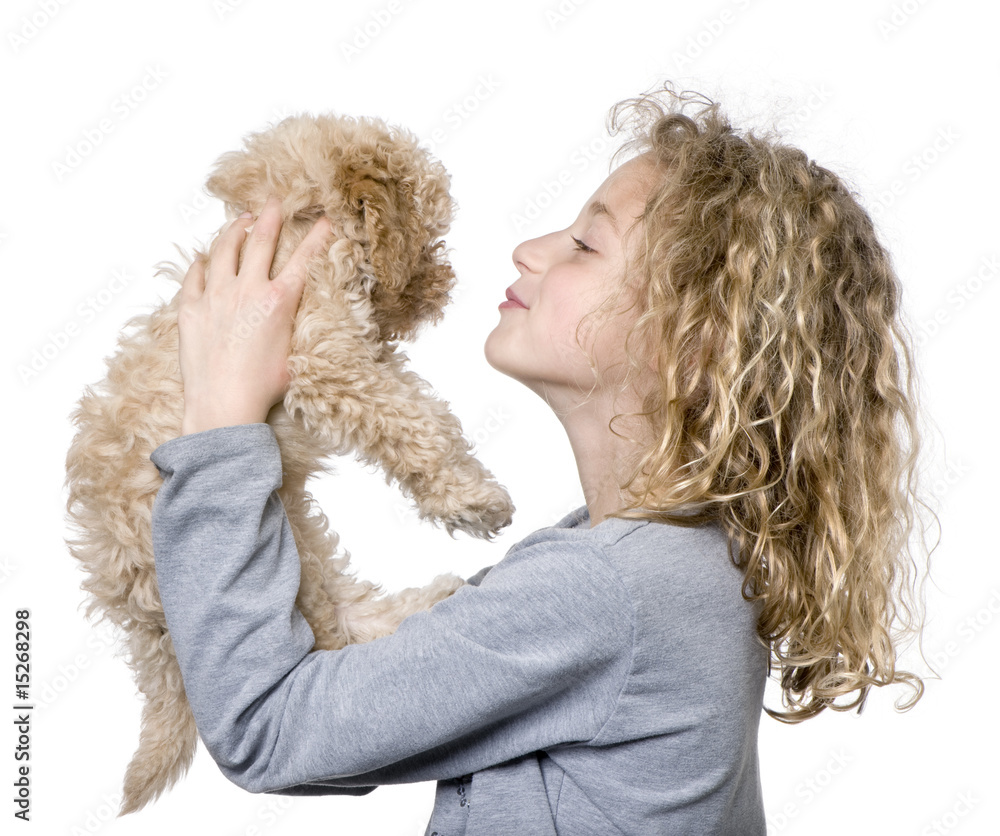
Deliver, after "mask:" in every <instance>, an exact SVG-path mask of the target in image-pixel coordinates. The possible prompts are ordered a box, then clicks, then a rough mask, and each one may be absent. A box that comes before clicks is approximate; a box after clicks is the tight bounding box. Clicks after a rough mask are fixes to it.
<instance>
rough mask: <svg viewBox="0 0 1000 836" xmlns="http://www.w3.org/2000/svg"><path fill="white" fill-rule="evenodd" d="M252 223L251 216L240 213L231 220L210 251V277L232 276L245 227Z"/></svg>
mask: <svg viewBox="0 0 1000 836" xmlns="http://www.w3.org/2000/svg"><path fill="white" fill-rule="evenodd" d="M251 225H253V218H252V217H250V216H249V215H241V216H240V217H238V218H237V219H236V220H235V221H233V222H232V223H231V224H230V225H229V228H228V229H226V231H225V232H223V233H222V235H220V236H219V240H218V241H217V242H216V244H215V252H213V253H212V278H213V279H216V280H217V279H219V278H220V277H230V278H232V277H234V276H235V275H236V267H237V265H238V264H239V261H240V250H241V249H242V247H243V242H244V241H246V240H247V233H246V231H247V229H249V228H250V226H251Z"/></svg>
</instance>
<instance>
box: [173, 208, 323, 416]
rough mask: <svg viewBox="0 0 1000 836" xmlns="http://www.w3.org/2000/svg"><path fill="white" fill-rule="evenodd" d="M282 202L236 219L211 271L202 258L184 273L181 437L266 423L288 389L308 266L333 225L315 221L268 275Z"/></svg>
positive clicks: (218, 246) (180, 323)
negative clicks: (297, 314)
mask: <svg viewBox="0 0 1000 836" xmlns="http://www.w3.org/2000/svg"><path fill="white" fill-rule="evenodd" d="M280 207H281V203H280V201H279V200H277V199H276V198H271V199H269V200H268V201H267V203H266V204H265V206H264V209H263V210H262V211H261V213H260V216H259V217H258V218H257V220H256V222H255V221H254V220H253V219H252V218H251V216H250V214H249V213H247V214H245V215H243V216H241V217H239V218H237V219H236V220H235V221H233V223H232V224H230V226H229V228H228V229H227V230H226V231H225V232H224V233H223V234H222V237H221V238H219V241H218V243H217V244H216V247H215V252H214V254H213V255H212V262H211V265H210V267H209V268H208V271H207V274H206V269H205V264H204V262H203V261H201V260H196V261H195V262H194V264H192V265H191V268H190V269H189V270H188V272H187V274H186V275H185V277H184V282H183V284H182V286H181V297H180V307H179V308H178V314H177V324H178V333H179V342H180V363H181V377H182V379H183V381H184V420H183V423H182V425H181V434H182V435H188V434H189V433H196V432H201V431H203V430H209V429H213V428H215V427H226V426H230V425H232V424H253V423H263V422H264V421H265V420H266V419H267V413H268V412H269V411H270V409H271V407H272V406H273V405H274V404H275V403H277V402H278V401H280V400H281V399H282V398H283V397H284V396H285V392H286V391H287V390H288V384H289V382H290V379H289V375H288V353H289V349H290V346H291V336H292V323H293V322H294V319H295V312H296V310H298V306H299V300H300V299H301V298H302V289H303V288H304V287H305V277H306V264H307V263H308V262H309V260H310V259H311V258H312V257H313V256H315V255H317V254H318V253H320V252H321V251H323V249H324V248H326V247H328V246H329V237H330V233H331V231H332V228H331V226H330V222H329V221H328V220H327V219H326V218H321V219H320V220H319V221H317V222H316V224H315V226H313V228H312V229H311V230H310V231H309V234H308V235H307V236H306V237H305V239H304V240H303V241H302V243H301V244H300V245H299V246H298V248H297V249H296V250H295V252H294V253H293V254H292V256H291V258H290V259H289V260H288V263H287V264H286V265H285V267H284V269H282V271H281V272H280V273H279V274H278V275H277V276H275V277H274V280H273V281H272V280H269V279H268V273H269V272H270V269H271V261H272V259H273V258H274V251H275V247H276V245H277V241H278V232H279V230H280V229H281V211H280ZM251 227H252V229H251ZM247 234H249V236H250V238H249V241H247V246H246V251H245V253H244V255H243V263H242V265H240V268H239V274H237V270H236V268H237V264H238V262H239V252H240V248H241V247H242V246H243V242H244V241H245V240H247Z"/></svg>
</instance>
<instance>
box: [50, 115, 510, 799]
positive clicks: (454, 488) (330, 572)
mask: <svg viewBox="0 0 1000 836" xmlns="http://www.w3.org/2000/svg"><path fill="white" fill-rule="evenodd" d="M207 188H208V190H209V191H210V192H211V193H212V194H214V195H215V196H217V197H219V198H220V199H221V200H223V201H224V202H225V205H226V211H227V216H228V217H229V218H230V219H231V218H234V217H236V216H237V215H238V214H240V213H241V212H242V211H244V210H250V211H251V212H253V213H254V214H255V215H256V214H259V212H260V211H261V209H262V208H263V206H264V202H265V200H266V199H267V197H268V196H269V195H277V196H278V197H280V198H281V200H282V218H283V225H282V230H281V235H280V237H279V240H278V246H277V250H276V253H275V257H274V262H273V265H272V274H271V275H272V278H273V276H274V275H275V274H276V273H277V272H278V271H279V270H280V269H281V267H282V266H283V265H284V264H285V262H286V261H287V260H288V258H289V256H290V255H291V253H292V252H293V251H294V249H295V248H296V246H297V245H298V244H299V242H300V241H301V240H302V239H303V238H304V237H305V235H306V233H307V232H308V231H309V229H310V228H311V226H312V224H313V223H314V222H315V221H316V220H317V219H318V218H319V217H321V216H322V215H325V216H326V217H327V218H329V219H330V221H331V223H332V225H333V230H334V239H333V240H334V243H333V244H332V245H331V246H330V249H329V252H328V253H326V254H324V255H323V256H321V257H318V258H316V259H314V260H313V261H312V262H311V264H310V269H309V275H308V278H307V280H306V285H305V290H304V292H303V296H302V301H301V304H300V306H299V309H298V313H297V315H296V319H295V326H294V332H293V335H292V347H291V356H290V358H289V361H288V362H289V369H290V372H291V376H292V380H291V385H290V387H289V389H288V393H287V395H286V397H285V398H284V401H283V402H282V403H280V404H277V405H275V407H274V408H273V409H272V410H271V412H270V414H269V415H268V418H267V422H268V424H270V425H271V427H272V428H273V430H274V433H275V436H276V437H277V440H278V444H279V446H280V448H281V458H282V467H283V485H282V487H281V489H280V490H279V495H280V497H281V501H282V503H283V505H284V508H285V511H286V513H287V515H288V519H289V522H290V524H291V528H292V531H293V532H294V535H295V542H296V545H297V547H298V552H299V557H300V559H301V561H302V571H301V586H300V589H299V594H298V598H297V604H298V606H299V607H300V609H301V610H302V612H303V614H304V615H305V617H306V619H307V620H308V622H309V624H310V625H311V626H312V629H313V632H314V633H315V636H316V648H317V649H337V648H340V647H343V646H344V645H346V644H348V643H352V642H364V641H369V640H371V639H374V638H377V637H379V636H384V635H387V634H389V633H392V632H393V631H394V630H395V629H396V627H397V626H398V624H399V622H400V621H401V620H402V619H404V618H406V616H408V615H410V614H412V613H414V612H417V611H419V610H423V609H426V608H428V607H430V606H431V605H433V604H434V603H435V602H437V601H439V600H441V599H443V598H445V597H447V596H448V595H450V594H451V593H452V592H454V591H455V589H457V588H458V587H459V586H460V585H461V584H462V581H461V580H460V579H458V578H456V577H454V576H442V577H439V578H437V579H436V580H435V581H434V582H432V583H431V584H430V585H429V586H427V587H424V588H422V589H410V590H405V591H403V592H400V593H398V594H396V595H383V594H381V590H380V589H378V588H377V587H376V586H375V585H373V584H371V583H367V582H364V581H360V580H357V579H356V578H354V577H353V576H352V575H351V574H349V573H348V562H349V558H350V555H349V553H348V552H346V551H345V550H341V551H340V552H338V548H337V546H338V536H337V534H336V533H335V532H334V531H332V530H331V529H330V528H329V527H328V522H327V518H326V516H325V515H324V514H323V512H322V510H321V509H320V508H319V507H318V506H317V504H316V502H315V500H314V499H313V498H312V496H311V495H310V493H309V492H308V491H307V490H306V482H307V480H308V479H309V478H310V477H312V476H314V475H316V474H318V473H321V472H327V471H329V470H330V464H329V458H330V457H331V456H336V455H346V454H348V453H350V454H353V455H355V456H356V457H357V458H358V459H359V460H361V461H363V462H364V463H365V464H376V465H378V466H379V467H381V468H382V470H383V471H384V473H385V476H386V480H387V482H393V481H395V483H396V484H398V486H399V488H400V490H401V491H402V492H403V494H404V495H405V496H407V497H408V498H410V499H412V500H413V502H414V503H415V506H416V509H417V511H418V513H419V516H420V518H421V519H426V520H431V521H432V522H434V523H435V524H441V525H443V526H444V527H445V529H446V530H447V531H448V533H449V534H450V535H452V536H454V535H453V532H454V531H455V530H461V531H465V532H467V533H468V534H470V535H473V536H477V537H483V538H486V539H490V538H492V536H493V535H495V534H496V532H497V531H499V530H500V529H501V528H503V527H504V526H506V525H508V524H509V523H510V519H511V515H512V513H513V511H514V507H513V505H512V503H511V501H510V497H509V496H508V495H507V492H506V491H505V490H504V489H503V487H502V486H500V485H498V484H497V483H496V481H495V479H494V478H493V476H492V475H491V474H490V473H489V471H487V470H486V469H485V468H484V467H483V466H482V465H481V464H480V463H479V462H478V461H477V460H476V459H475V458H474V457H473V456H472V455H471V453H470V446H469V444H468V442H467V441H466V440H465V438H464V437H463V435H462V428H461V425H460V423H459V421H458V419H457V418H455V416H454V415H452V414H451V412H450V411H449V409H448V405H447V404H446V403H444V402H443V401H441V400H439V399H437V398H436V397H434V395H433V394H432V392H431V391H430V387H429V386H428V384H427V383H426V382H425V381H424V380H423V379H421V378H420V377H418V376H417V375H416V374H415V373H413V372H412V371H410V370H409V369H408V368H407V367H406V363H407V359H408V358H407V357H406V355H405V354H404V353H403V352H401V351H400V350H399V349H398V345H397V343H398V341H399V340H403V339H407V338H410V337H413V336H414V335H415V333H416V332H417V330H418V329H419V327H420V326H421V325H423V324H424V323H427V322H431V323H433V322H436V321H438V320H439V319H440V317H441V315H442V311H443V309H444V307H445V305H446V304H447V302H448V299H449V291H450V290H451V288H452V286H453V284H454V281H455V276H454V272H453V270H452V268H451V265H450V264H449V262H448V260H447V257H446V253H445V245H444V241H443V240H442V238H441V236H443V235H444V234H445V233H446V232H447V231H448V228H449V226H450V224H451V220H452V216H453V213H454V203H453V201H452V199H451V196H450V194H449V191H448V189H449V177H448V175H447V173H446V172H445V170H444V168H443V166H442V165H441V164H440V163H439V162H437V161H436V160H433V159H432V158H430V157H429V156H428V154H427V153H425V152H424V151H423V150H422V149H421V148H420V147H419V146H418V143H417V141H416V139H415V138H414V137H413V136H412V135H411V134H410V133H408V132H406V131H404V130H402V129H399V128H394V127H389V126H387V125H386V124H385V123H384V122H382V121H380V120H378V119H370V118H357V119H355V118H349V117H338V116H332V115H331V116H320V117H311V116H296V117H291V118H289V119H286V120H284V121H283V122H281V123H280V124H279V125H277V126H276V127H274V128H272V129H270V130H267V131H264V132H261V133H258V134H255V135H251V136H249V137H248V138H247V139H246V141H245V147H244V148H243V149H242V150H240V151H234V152H231V153H228V154H225V155H223V156H222V157H221V158H220V159H219V161H218V163H217V164H216V167H215V170H214V172H213V173H212V175H211V176H210V178H209V180H208V183H207ZM215 240H218V238H217V237H216V239H215ZM214 246H215V241H213V242H212V244H211V245H210V246H209V248H208V252H207V253H196V255H198V256H200V257H205V258H208V259H211V257H212V252H213V250H214ZM161 272H163V273H165V274H166V275H169V276H171V277H172V278H173V279H175V280H176V281H178V282H180V281H181V280H182V278H183V275H184V270H182V269H181V268H180V267H178V266H176V265H172V264H166V265H164V266H163V269H162V271H161ZM177 305H178V296H176V295H175V296H174V298H173V299H172V300H170V301H169V302H167V303H165V304H163V305H161V306H160V307H158V308H157V309H155V310H153V311H151V312H150V313H148V314H145V315H141V316H137V317H135V318H133V319H131V320H130V321H129V322H128V323H127V325H126V332H124V333H123V335H122V337H121V339H120V341H119V347H118V351H117V353H116V354H115V355H114V356H113V357H111V358H110V359H109V360H108V361H107V365H108V373H107V376H106V377H105V378H104V380H102V381H101V382H100V383H98V384H96V385H95V386H88V387H86V389H85V393H84V395H83V397H82V398H81V400H80V401H79V404H78V405H77V407H76V409H75V410H74V412H73V413H72V416H71V418H72V421H73V424H74V425H75V428H76V434H75V437H74V439H73V442H72V445H71V447H70V449H69V452H68V455H67V458H66V484H67V486H68V489H69V491H68V499H67V517H68V521H69V524H70V526H71V528H72V529H74V531H73V533H74V534H75V537H73V538H72V539H70V538H67V545H68V546H69V549H70V552H71V553H72V555H73V556H74V557H75V558H76V559H77V560H79V561H80V563H81V565H82V568H83V570H84V572H85V573H86V579H85V581H84V582H83V588H84V589H85V590H86V591H87V592H88V593H89V601H88V615H90V614H93V613H98V614H99V615H100V616H101V617H102V618H106V619H108V620H109V621H110V622H111V623H113V624H115V625H116V626H117V627H119V628H121V630H122V631H123V633H124V636H125V639H126V645H127V658H128V663H129V665H130V666H131V668H132V670H133V672H134V675H135V679H136V682H137V685H138V687H139V690H140V691H141V692H142V693H143V695H144V696H145V702H144V706H143V711H142V731H141V735H140V742H139V747H138V750H137V751H136V753H135V755H134V757H133V759H132V761H131V763H130V764H129V766H128V769H127V771H126V776H125V785H124V800H123V803H122V809H121V813H122V814H125V813H130V812H133V811H136V810H139V809H140V808H142V807H143V806H145V805H146V804H148V803H149V802H150V801H152V800H154V799H155V798H157V797H158V796H159V794H160V793H162V792H163V791H164V790H165V789H167V788H168V787H170V786H171V785H172V784H173V783H174V782H175V781H176V780H177V779H178V778H179V777H180V776H181V775H182V774H183V773H184V772H185V771H186V770H187V768H188V766H189V765H190V763H191V759H192V757H193V755H194V750H195V747H196V743H197V730H196V728H195V724H194V719H193V717H192V715H191V710H190V707H189V705H188V703H187V700H186V698H185V695H184V690H183V685H182V681H181V674H180V669H179V667H178V665H177V659H176V657H175V655H174V651H173V647H172V644H171V641H170V634H169V632H168V630H167V628H166V621H165V620H164V616H163V607H162V605H161V603H160V598H159V594H158V591H157V586H156V572H155V568H154V561H153V548H152V539H151V528H150V519H151V511H152V505H153V500H154V497H155V495H156V492H157V490H158V488H159V486H160V484H161V479H160V476H159V472H158V471H157V469H156V467H155V465H153V464H152V462H151V461H150V460H149V455H150V453H151V452H152V451H153V450H154V449H155V448H156V447H158V446H159V445H160V444H162V443H163V442H164V441H167V440H168V439H171V438H175V437H177V436H178V435H180V428H181V418H182V414H183V386H182V383H181V376H180V366H179V362H178V353H177ZM252 315H253V314H252V313H250V314H248V316H252ZM127 329H132V330H131V331H128V330H127Z"/></svg>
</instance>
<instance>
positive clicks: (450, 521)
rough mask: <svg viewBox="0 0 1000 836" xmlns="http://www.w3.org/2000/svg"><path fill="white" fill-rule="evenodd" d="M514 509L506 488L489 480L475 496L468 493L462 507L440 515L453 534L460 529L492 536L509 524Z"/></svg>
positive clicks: (488, 536) (447, 528) (477, 534)
mask: <svg viewBox="0 0 1000 836" xmlns="http://www.w3.org/2000/svg"><path fill="white" fill-rule="evenodd" d="M514 510H515V509H514V503H513V502H512V501H511V499H510V496H509V495H508V493H507V491H506V490H504V489H503V488H502V487H500V485H497V484H495V483H489V482H488V483H485V484H483V485H481V486H480V488H479V490H478V491H477V492H476V495H475V497H473V498H469V497H466V502H465V503H464V504H463V505H462V506H461V507H459V508H456V509H455V510H454V511H453V512H451V513H447V514H443V515H440V516H439V517H438V518H439V519H440V521H441V523H442V524H443V525H444V527H445V529H446V530H447V532H448V534H450V535H451V536H452V537H454V536H455V535H454V532H455V531H456V530H458V531H464V532H465V533H466V534H469V535H471V536H473V537H481V538H482V539H484V540H492V539H493V537H494V536H495V535H496V534H497V532H499V531H500V529H502V528H505V527H506V526H508V525H510V521H511V517H512V516H513V515H514Z"/></svg>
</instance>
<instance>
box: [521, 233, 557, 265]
mask: <svg viewBox="0 0 1000 836" xmlns="http://www.w3.org/2000/svg"><path fill="white" fill-rule="evenodd" d="M548 237H549V236H548V235H543V236H542V237H541V238H529V239H528V240H527V241H522V242H521V243H520V244H518V245H517V246H516V247H514V253H513V260H514V266H515V267H517V269H518V272H521V273H524V272H528V273H537V272H539V271H540V270H541V268H542V265H543V263H544V253H545V240H546V239H547V238H548Z"/></svg>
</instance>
